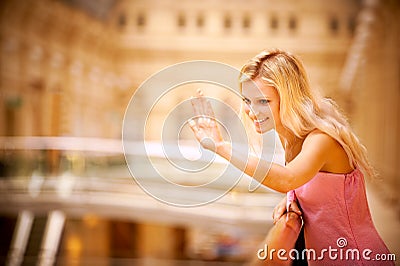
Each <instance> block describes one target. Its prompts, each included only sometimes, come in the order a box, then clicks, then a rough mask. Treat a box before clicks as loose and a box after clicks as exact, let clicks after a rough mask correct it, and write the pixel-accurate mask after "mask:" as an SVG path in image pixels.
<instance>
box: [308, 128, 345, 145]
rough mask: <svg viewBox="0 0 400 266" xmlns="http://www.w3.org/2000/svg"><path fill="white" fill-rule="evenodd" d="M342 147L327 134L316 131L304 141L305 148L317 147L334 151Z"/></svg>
mask: <svg viewBox="0 0 400 266" xmlns="http://www.w3.org/2000/svg"><path fill="white" fill-rule="evenodd" d="M338 146H339V147H341V146H340V144H339V143H338V142H337V141H336V140H335V139H334V138H333V137H331V136H329V135H328V134H327V133H325V132H323V131H321V130H319V129H314V130H313V131H311V132H310V133H309V134H308V135H307V137H306V138H305V140H304V143H303V147H315V148H319V149H332V148H337V147H338Z"/></svg>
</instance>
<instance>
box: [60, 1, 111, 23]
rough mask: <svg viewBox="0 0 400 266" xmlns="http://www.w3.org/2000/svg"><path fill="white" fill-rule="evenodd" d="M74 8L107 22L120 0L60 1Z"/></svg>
mask: <svg viewBox="0 0 400 266" xmlns="http://www.w3.org/2000/svg"><path fill="white" fill-rule="evenodd" d="M58 1H60V2H62V3H65V4H67V5H69V6H71V7H73V8H77V9H80V10H82V11H84V12H85V13H87V14H89V15H90V16H92V17H95V18H97V19H100V20H107V18H108V15H109V13H110V12H111V10H112V8H113V7H114V6H115V5H116V3H117V2H118V1H119V0H96V1H88V0H58Z"/></svg>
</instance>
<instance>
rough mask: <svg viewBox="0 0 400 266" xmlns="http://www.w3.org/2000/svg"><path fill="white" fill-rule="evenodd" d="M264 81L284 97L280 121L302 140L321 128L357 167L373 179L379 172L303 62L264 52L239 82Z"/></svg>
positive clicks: (246, 68)
mask: <svg viewBox="0 0 400 266" xmlns="http://www.w3.org/2000/svg"><path fill="white" fill-rule="evenodd" d="M255 78H260V79H261V80H263V81H264V82H266V84H268V85H269V86H272V87H274V88H275V89H276V90H277V91H278V93H279V97H280V119H281V121H282V124H283V126H284V127H285V128H287V129H288V130H290V131H291V132H292V133H293V134H294V135H295V136H297V137H298V138H305V137H306V136H307V135H308V134H309V133H310V132H311V131H313V130H315V129H319V130H321V131H322V132H325V133H326V134H328V135H329V136H331V137H332V138H334V139H335V140H336V141H338V142H339V143H340V145H341V146H342V147H343V149H344V150H345V152H346V153H347V155H348V157H349V162H350V164H351V165H352V166H353V167H358V168H361V170H363V171H364V172H365V173H366V174H368V175H369V176H371V177H375V176H376V172H375V170H374V168H373V167H372V165H371V164H370V162H369V160H368V158H367V151H366V148H365V147H364V146H363V145H362V144H361V142H360V141H359V139H358V138H357V136H356V135H355V134H354V133H353V131H352V129H351V127H350V125H349V123H348V121H347V119H346V118H345V116H344V115H343V114H342V113H341V112H340V111H339V109H338V107H337V105H336V104H335V102H334V101H333V100H331V99H328V98H322V97H320V96H319V95H318V94H317V93H315V92H313V91H312V90H311V88H310V84H309V81H308V78H307V74H306V71H305V69H304V66H303V64H302V62H301V61H300V60H299V59H298V58H297V57H296V56H294V55H292V54H290V53H288V52H284V51H281V50H272V51H263V52H261V53H259V54H258V55H256V56H255V57H254V58H252V59H251V60H250V61H249V62H248V63H246V64H245V65H244V66H243V67H242V69H241V74H240V77H239V82H240V84H242V83H243V82H244V81H248V80H254V79H255Z"/></svg>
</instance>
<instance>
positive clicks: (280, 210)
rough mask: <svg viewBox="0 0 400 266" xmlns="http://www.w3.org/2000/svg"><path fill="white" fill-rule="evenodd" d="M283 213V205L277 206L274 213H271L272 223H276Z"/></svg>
mask: <svg viewBox="0 0 400 266" xmlns="http://www.w3.org/2000/svg"><path fill="white" fill-rule="evenodd" d="M284 213H285V207H284V206H279V207H278V208H276V211H274V213H273V220H274V223H276V222H277V221H278V220H279V218H281V216H282V215H283V214H284Z"/></svg>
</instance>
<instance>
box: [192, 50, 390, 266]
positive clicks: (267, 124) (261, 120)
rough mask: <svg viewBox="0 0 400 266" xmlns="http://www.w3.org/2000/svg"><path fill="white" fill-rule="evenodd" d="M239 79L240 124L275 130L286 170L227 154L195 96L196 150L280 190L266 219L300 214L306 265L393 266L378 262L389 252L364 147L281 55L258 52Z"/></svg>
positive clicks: (297, 66)
mask: <svg viewBox="0 0 400 266" xmlns="http://www.w3.org/2000/svg"><path fill="white" fill-rule="evenodd" d="M239 81H240V85H241V94H242V96H243V110H244V112H245V114H246V115H245V116H244V117H245V119H247V120H249V121H250V122H251V123H250V124H251V127H252V130H255V131H256V132H257V133H259V134H263V133H265V132H267V131H269V130H271V129H273V128H274V129H275V130H276V132H277V133H278V135H279V138H280V140H281V142H282V144H283V147H284V149H285V156H286V165H285V166H281V165H278V164H274V163H271V162H266V161H264V160H263V159H262V158H261V157H259V156H256V155H251V156H249V157H248V155H247V154H241V153H240V151H235V150H233V149H232V145H231V144H230V143H228V142H226V141H225V140H224V139H223V137H222V135H221V133H220V130H219V128H218V125H217V123H216V122H215V121H214V119H213V117H214V116H213V112H212V108H211V105H210V104H209V103H208V102H207V100H206V99H205V97H202V96H203V95H202V93H201V92H199V95H198V96H197V97H196V98H195V99H196V100H194V101H192V103H193V107H194V111H195V114H196V115H199V116H200V117H204V118H200V119H193V120H190V121H189V125H190V126H191V129H192V130H193V132H194V134H195V136H196V138H197V140H198V141H199V142H200V143H201V145H202V146H203V147H204V148H206V149H209V150H212V151H214V152H216V153H217V154H219V155H220V156H222V157H224V158H225V159H226V160H228V161H229V162H230V163H232V164H233V165H235V166H236V167H238V168H239V169H241V170H242V171H244V172H245V173H246V174H248V175H249V176H252V177H253V178H255V179H256V180H258V181H259V182H260V183H262V184H263V185H265V186H268V187H270V188H272V189H274V190H276V191H279V192H283V193H287V197H286V198H285V199H284V202H281V203H280V204H279V205H278V206H277V207H276V208H275V211H274V213H273V218H274V220H275V221H276V220H277V219H279V217H280V216H282V215H283V214H284V213H285V212H287V211H289V210H291V211H294V212H297V213H298V214H301V215H302V217H303V221H304V238H305V247H306V249H307V250H308V253H309V254H308V260H309V261H308V263H309V265H313V264H317V265H392V263H393V262H388V261H379V259H380V258H382V257H383V256H384V255H386V254H389V253H390V252H389V250H388V249H387V247H386V246H385V244H384V242H383V241H382V239H381V238H380V236H379V234H378V232H377V231H376V229H375V227H374V224H373V222H372V219H371V214H370V211H369V207H368V203H367V198H366V193H365V185H364V177H363V172H365V173H366V174H368V175H370V176H375V172H374V170H373V168H372V166H371V165H370V163H369V162H368V159H367V156H366V150H365V148H364V146H363V145H362V144H361V143H360V141H359V140H358V138H357V137H356V136H355V134H354V133H353V132H352V130H351V128H350V126H349V124H348V123H347V121H346V119H345V118H344V116H343V115H342V114H341V113H340V112H339V111H338V109H337V107H336V106H335V104H334V102H333V101H331V100H329V99H325V98H320V97H319V96H318V95H317V94H315V93H313V92H312V90H311V88H310V84H309V82H308V78H307V75H306V72H305V70H304V67H303V65H302V63H301V61H300V60H299V59H298V58H297V57H296V56H294V55H292V54H290V53H287V52H284V51H280V50H273V51H264V52H262V53H260V54H258V55H257V56H255V57H254V58H253V59H251V60H250V61H249V62H248V63H247V64H245V65H244V66H243V68H242V70H241V75H240V77H239ZM246 124H248V123H245V125H246ZM311 250H312V251H311ZM313 251H315V255H314V253H313ZM288 252H289V251H288ZM310 252H311V253H310ZM335 252H336V253H335ZM381 254H384V255H383V256H380V255H381Z"/></svg>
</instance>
